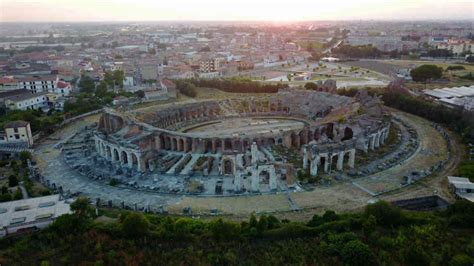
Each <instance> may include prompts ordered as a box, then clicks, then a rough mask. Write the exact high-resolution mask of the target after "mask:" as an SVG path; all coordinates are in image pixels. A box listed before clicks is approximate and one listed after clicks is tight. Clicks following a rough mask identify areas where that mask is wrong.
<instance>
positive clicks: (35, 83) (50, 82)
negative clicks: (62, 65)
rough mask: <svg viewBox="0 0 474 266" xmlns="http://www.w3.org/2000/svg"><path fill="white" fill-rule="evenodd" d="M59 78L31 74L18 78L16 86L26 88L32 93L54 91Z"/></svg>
mask: <svg viewBox="0 0 474 266" xmlns="http://www.w3.org/2000/svg"><path fill="white" fill-rule="evenodd" d="M58 81H59V79H58V76H55V75H50V76H33V77H26V78H19V79H18V88H19V89H27V90H29V91H31V92H32V93H39V92H48V91H50V92H51V91H54V90H55V89H56V86H57V83H58Z"/></svg>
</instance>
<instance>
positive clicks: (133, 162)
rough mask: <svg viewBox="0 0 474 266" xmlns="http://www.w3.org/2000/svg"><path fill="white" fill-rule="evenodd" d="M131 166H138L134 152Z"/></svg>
mask: <svg viewBox="0 0 474 266" xmlns="http://www.w3.org/2000/svg"><path fill="white" fill-rule="evenodd" d="M132 166H133V168H135V169H137V167H138V157H137V155H136V154H135V153H132Z"/></svg>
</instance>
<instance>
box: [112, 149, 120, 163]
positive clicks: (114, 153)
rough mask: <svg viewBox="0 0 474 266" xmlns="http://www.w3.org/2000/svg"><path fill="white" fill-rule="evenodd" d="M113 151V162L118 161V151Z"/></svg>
mask: <svg viewBox="0 0 474 266" xmlns="http://www.w3.org/2000/svg"><path fill="white" fill-rule="evenodd" d="M113 150H114V152H113V156H114V161H120V157H119V152H118V150H117V149H113Z"/></svg>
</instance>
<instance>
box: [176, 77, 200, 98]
mask: <svg viewBox="0 0 474 266" xmlns="http://www.w3.org/2000/svg"><path fill="white" fill-rule="evenodd" d="M175 84H176V89H177V90H178V91H179V92H180V93H182V94H184V95H186V96H188V97H191V98H194V97H196V96H197V88H196V85H194V84H193V83H191V82H187V81H181V80H176V81H175Z"/></svg>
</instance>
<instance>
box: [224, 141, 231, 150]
mask: <svg viewBox="0 0 474 266" xmlns="http://www.w3.org/2000/svg"><path fill="white" fill-rule="evenodd" d="M222 150H223V151H230V150H232V141H231V140H230V139H224V145H223V147H222Z"/></svg>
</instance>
